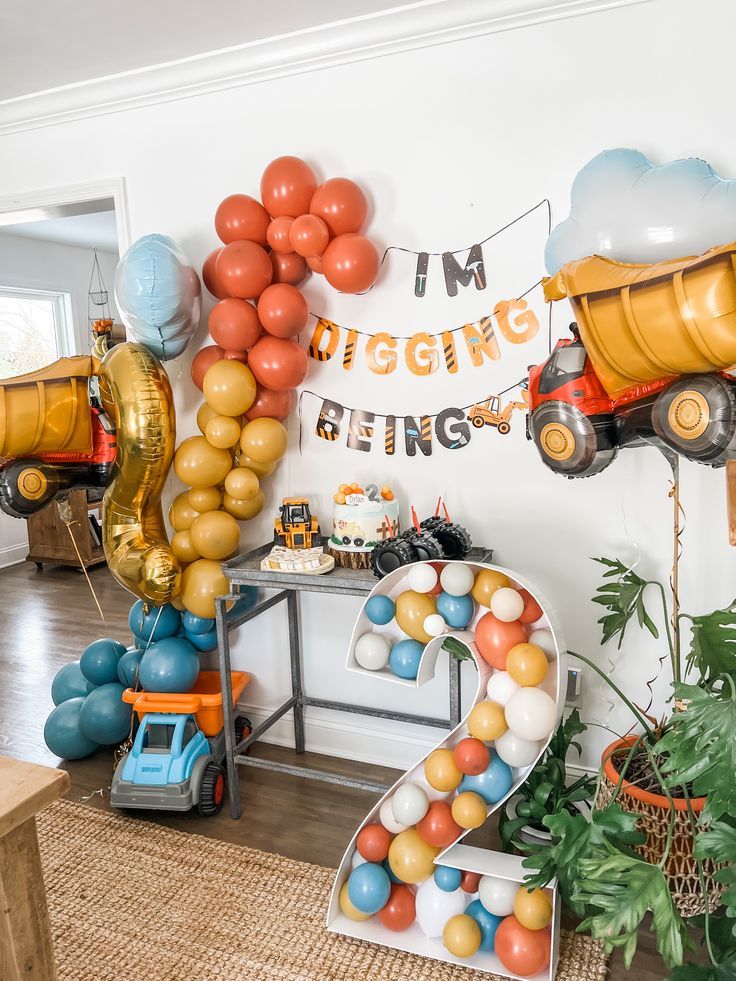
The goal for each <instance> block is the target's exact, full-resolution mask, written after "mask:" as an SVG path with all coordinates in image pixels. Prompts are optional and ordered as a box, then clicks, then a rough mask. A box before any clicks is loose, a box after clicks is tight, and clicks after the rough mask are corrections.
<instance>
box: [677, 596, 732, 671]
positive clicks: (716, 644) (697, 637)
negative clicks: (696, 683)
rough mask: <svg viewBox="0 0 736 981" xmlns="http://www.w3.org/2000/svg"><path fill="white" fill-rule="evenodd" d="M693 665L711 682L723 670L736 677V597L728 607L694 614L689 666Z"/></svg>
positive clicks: (688, 659) (688, 657)
mask: <svg viewBox="0 0 736 981" xmlns="http://www.w3.org/2000/svg"><path fill="white" fill-rule="evenodd" d="M693 667H695V668H696V669H697V670H698V671H699V672H700V675H701V677H702V678H703V679H704V680H705V681H706V683H707V684H712V683H713V681H715V679H716V678H717V677H718V676H719V675H723V674H728V675H731V677H733V678H736V600H734V602H733V603H731V605H730V606H727V607H726V608H725V609H724V610H715V611H714V612H713V613H709V614H708V615H707V616H702V617H692V637H691V640H690V650H689V651H688V655H687V670H688V671H689V670H690V669H691V668H693Z"/></svg>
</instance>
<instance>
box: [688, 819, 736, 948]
mask: <svg viewBox="0 0 736 981" xmlns="http://www.w3.org/2000/svg"><path fill="white" fill-rule="evenodd" d="M695 857H696V858H710V859H713V861H714V862H715V863H716V864H717V865H723V868H720V869H717V870H716V872H715V873H714V878H715V880H716V882H720V883H721V884H722V885H725V886H726V889H725V891H724V893H723V895H722V896H721V903H722V904H723V906H725V908H726V917H727V918H728V919H729V920H731V921H734V920H736V827H734V826H733V825H732V824H731V823H729V822H728V821H725V820H721V821H714V822H713V824H712V825H711V826H710V827H709V828H708V830H707V831H701V832H700V834H699V835H698V837H697V840H696V842H695ZM730 925H731V938H730V943H731V952H732V953H733V955H734V957H736V923H734V922H731V924H730ZM719 939H720V942H721V943H723V942H724V939H725V937H724V936H723V935H722V936H721V937H720V938H719Z"/></svg>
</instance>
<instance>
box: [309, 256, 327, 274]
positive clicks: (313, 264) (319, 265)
mask: <svg viewBox="0 0 736 981" xmlns="http://www.w3.org/2000/svg"><path fill="white" fill-rule="evenodd" d="M306 262H307V265H308V266H309V268H310V269H311V270H312V272H316V273H317V274H318V275H320V276H324V274H325V267H324V263H323V262H322V256H321V255H308V256H307V259H306Z"/></svg>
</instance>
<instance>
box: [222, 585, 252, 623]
mask: <svg viewBox="0 0 736 981" xmlns="http://www.w3.org/2000/svg"><path fill="white" fill-rule="evenodd" d="M257 602H258V587H257V586H241V587H240V593H239V595H238V598H237V599H236V600H235V603H234V604H233V605H232V606H231V607H230V609H229V610H228V611H227V613H226V614H225V618H226V620H227V621H228V623H229V622H230V621H232V620H237V618H238V617H240V616H242V615H243V614H244V613H247V612H248V610H252V609H253V607H254V606H255V605H256V603H257Z"/></svg>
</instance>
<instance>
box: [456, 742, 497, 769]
mask: <svg viewBox="0 0 736 981" xmlns="http://www.w3.org/2000/svg"><path fill="white" fill-rule="evenodd" d="M452 755H453V756H454V758H455V763H456V765H457V768H458V770H460V772H461V773H465V774H467V775H468V776H471V777H474V776H478V774H479V773H483V772H484V771H485V770H486V769H487V768H488V764H489V763H490V762H491V753H490V750H489V749H488V747H487V746H486V745H485V744H484V743H482V742H481V741H480V739H474V738H473V737H472V736H470V737H468V738H466V739H461V740H460V742H459V743H458V744H457V745H456V746H455V749H454V750H453V751H452Z"/></svg>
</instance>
